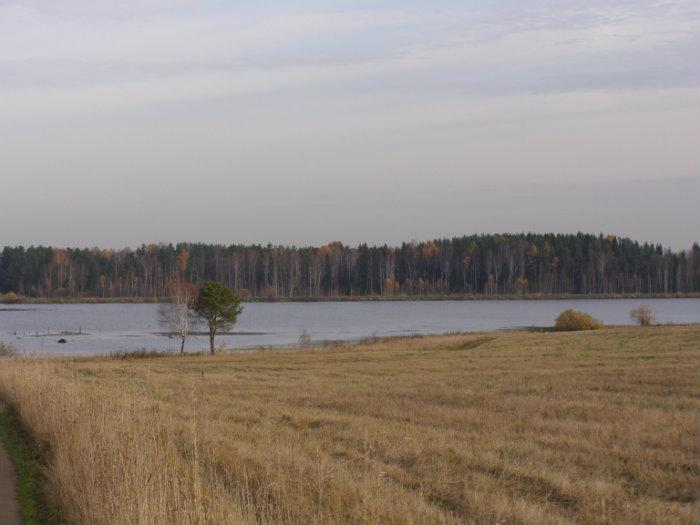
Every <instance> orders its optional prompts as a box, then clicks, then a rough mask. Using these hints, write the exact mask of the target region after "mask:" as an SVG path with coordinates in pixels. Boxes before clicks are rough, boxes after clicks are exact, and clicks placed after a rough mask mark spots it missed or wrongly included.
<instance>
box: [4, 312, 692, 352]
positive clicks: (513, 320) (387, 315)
mask: <svg viewBox="0 0 700 525" xmlns="http://www.w3.org/2000/svg"><path fill="white" fill-rule="evenodd" d="M640 304H649V305H650V306H651V307H652V309H653V310H654V312H655V313H656V317H657V320H658V321H659V322H662V323H678V324H681V323H700V299H647V300H626V299H620V300H618V299H604V300H597V299H579V300H551V301H550V300H535V301H527V300H525V301H498V300H494V301H402V302H331V303H248V304H245V305H244V310H243V313H242V314H241V316H240V317H239V320H238V323H237V324H236V326H235V328H234V334H233V335H225V336H220V337H219V338H217V345H218V344H219V343H221V342H224V343H225V344H226V345H227V347H229V348H251V347H259V346H290V345H296V344H297V341H298V338H299V335H300V334H301V333H302V331H304V330H307V331H308V332H309V333H310V334H311V337H312V339H313V341H316V342H318V341H324V340H356V339H361V338H365V337H372V336H380V337H381V336H396V335H412V334H436V333H446V332H469V331H480V330H497V329H511V328H521V327H528V326H551V325H552V324H553V323H554V319H555V317H556V316H557V315H558V314H559V313H560V312H561V311H562V310H564V309H566V308H575V309H576V310H582V311H585V312H588V313H590V314H592V315H593V316H595V317H597V318H598V319H600V320H602V321H603V322H604V323H606V324H631V320H630V317H629V312H630V310H631V309H632V308H634V307H636V306H639V305H640ZM158 310H159V306H158V305H156V304H46V305H43V304H42V305H0V340H3V341H5V342H8V343H11V344H13V345H14V346H15V347H17V348H19V349H21V350H23V351H27V352H38V353H47V352H50V353H63V354H102V353H109V352H112V351H123V350H135V349H140V348H145V349H149V350H150V349H158V350H176V349H178V348H179V345H178V343H179V341H178V340H177V339H172V338H169V337H168V336H167V335H163V332H164V329H163V327H162V326H160V324H159V315H158ZM61 332H82V334H81V335H65V336H63V335H58V334H60V333H61ZM61 337H65V339H66V340H67V343H66V344H59V343H58V342H57V341H58V339H60V338H61ZM207 345H208V338H207V337H206V336H193V337H191V338H190V339H189V340H188V343H187V349H188V350H199V349H204V348H206V347H207Z"/></svg>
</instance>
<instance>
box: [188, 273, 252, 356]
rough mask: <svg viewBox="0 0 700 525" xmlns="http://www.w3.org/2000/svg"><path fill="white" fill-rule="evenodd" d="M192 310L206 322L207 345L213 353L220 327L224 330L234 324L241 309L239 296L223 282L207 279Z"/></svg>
mask: <svg viewBox="0 0 700 525" xmlns="http://www.w3.org/2000/svg"><path fill="white" fill-rule="evenodd" d="M194 311H195V312H197V315H199V317H201V318H202V320H203V321H204V322H206V323H207V326H208V328H209V346H210V350H211V353H212V354H213V353H214V348H215V345H214V340H215V338H216V333H217V331H218V330H219V329H220V328H223V329H224V330H226V329H228V328H231V327H232V326H233V325H234V324H236V319H237V318H238V314H240V313H241V312H242V311H243V307H242V306H241V298H240V297H238V295H236V294H235V293H233V292H232V291H231V290H229V289H228V288H227V287H226V286H224V285H223V284H220V283H217V282H214V281H208V282H206V283H204V284H203V285H202V287H201V288H200V290H199V295H198V296H197V301H196V302H195V305H194Z"/></svg>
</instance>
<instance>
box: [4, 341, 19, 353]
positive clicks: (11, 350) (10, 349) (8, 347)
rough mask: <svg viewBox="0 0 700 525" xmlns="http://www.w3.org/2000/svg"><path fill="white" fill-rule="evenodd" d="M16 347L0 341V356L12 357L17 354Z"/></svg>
mask: <svg viewBox="0 0 700 525" xmlns="http://www.w3.org/2000/svg"><path fill="white" fill-rule="evenodd" d="M18 354H19V352H18V351H17V349H16V348H15V347H14V346H12V345H11V344H9V343H6V342H5V341H0V357H14V356H16V355H18Z"/></svg>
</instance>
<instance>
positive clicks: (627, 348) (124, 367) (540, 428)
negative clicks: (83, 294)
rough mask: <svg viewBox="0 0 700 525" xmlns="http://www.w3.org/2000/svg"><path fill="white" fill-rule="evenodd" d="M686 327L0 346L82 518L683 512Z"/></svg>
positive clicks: (503, 517)
mask: <svg viewBox="0 0 700 525" xmlns="http://www.w3.org/2000/svg"><path fill="white" fill-rule="evenodd" d="M699 369H700V327H697V326H695V327H655V328H650V329H633V328H615V329H606V330H601V331H597V332H586V333H537V334H535V333H489V334H472V335H455V336H441V337H430V338H409V339H395V340H385V341H377V342H371V343H365V344H361V345H357V346H352V347H338V348H335V349H332V348H331V349H321V350H318V349H317V350H303V351H302V350H298V351H287V352H284V351H275V352H272V351H264V352H263V351H261V352H251V353H243V354H236V355H223V356H216V357H191V356H190V357H182V358H179V357H172V358H160V359H144V360H137V361H124V360H110V359H90V360H53V359H51V360H25V359H18V358H12V359H6V360H3V361H2V362H1V363H0V396H2V397H3V398H5V399H6V400H8V401H9V402H11V403H12V404H13V405H15V406H16V407H17V408H18V410H19V413H20V416H21V418H22V419H23V421H24V422H25V423H26V425H27V426H28V427H29V428H30V429H31V430H32V431H33V432H34V433H35V435H36V436H37V437H38V438H39V439H41V440H42V441H45V442H47V443H49V444H50V446H51V455H50V458H49V465H48V469H47V477H48V484H49V487H48V490H49V493H50V495H51V496H52V497H53V498H55V499H56V500H57V501H59V502H60V504H61V505H62V507H63V508H64V509H65V512H66V517H67V518H68V519H69V520H70V521H72V522H78V523H94V524H100V523H143V524H153V523H246V522H248V523H253V522H259V523H278V522H293V523H348V522H355V523H356V522H367V523H379V522H381V523H494V524H495V523H528V524H538V525H539V524H549V523H616V524H623V523H630V524H632V523H634V524H638V523H662V522H663V523H679V524H682V523H686V524H690V523H697V517H698V516H697V511H698V507H697V497H698V489H699V484H698V480H699V478H700V461H699V459H698V426H699V423H700V420H699V417H698V414H699V411H698V409H699V408H700V400H699V399H698V394H700V383H699V381H698V380H699V379H700V378H699V375H698V372H699Z"/></svg>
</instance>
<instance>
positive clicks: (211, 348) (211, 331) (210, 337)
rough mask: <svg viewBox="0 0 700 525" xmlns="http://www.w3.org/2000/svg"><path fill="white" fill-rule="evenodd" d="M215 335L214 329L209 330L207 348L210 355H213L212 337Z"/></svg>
mask: <svg viewBox="0 0 700 525" xmlns="http://www.w3.org/2000/svg"><path fill="white" fill-rule="evenodd" d="M215 337H216V332H214V330H209V349H210V350H211V355H214V338H215Z"/></svg>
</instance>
